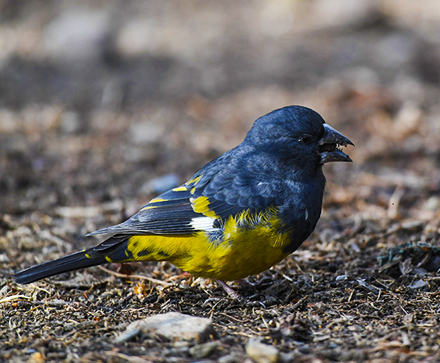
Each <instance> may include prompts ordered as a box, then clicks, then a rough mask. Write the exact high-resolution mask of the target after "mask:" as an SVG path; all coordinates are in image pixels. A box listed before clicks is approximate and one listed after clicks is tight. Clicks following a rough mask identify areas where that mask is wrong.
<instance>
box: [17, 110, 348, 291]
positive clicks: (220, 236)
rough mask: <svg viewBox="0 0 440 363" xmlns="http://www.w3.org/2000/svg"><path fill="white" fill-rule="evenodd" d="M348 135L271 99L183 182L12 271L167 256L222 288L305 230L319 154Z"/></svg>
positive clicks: (265, 265)
mask: <svg viewBox="0 0 440 363" xmlns="http://www.w3.org/2000/svg"><path fill="white" fill-rule="evenodd" d="M348 145H353V146H354V144H353V143H352V142H351V141H350V140H349V139H348V138H347V137H345V136H344V135H342V134H341V133H339V132H338V131H336V130H335V129H334V128H332V127H330V126H329V125H328V124H326V123H325V121H324V120H323V118H322V117H321V116H320V115H319V114H318V113H317V112H315V111H313V110H311V109H310V108H307V107H302V106H288V107H284V108H281V109H277V110H275V111H272V112H270V113H268V114H267V115H265V116H262V117H260V118H259V119H257V120H256V121H255V123H254V125H253V127H252V128H251V130H250V131H249V132H248V134H247V136H246V137H245V139H244V141H243V142H242V143H241V144H240V145H238V146H237V147H235V148H233V149H231V150H229V151H227V152H226V153H225V154H223V155H221V156H220V157H218V158H216V159H214V160H212V161H211V162H209V163H208V164H206V165H205V166H204V167H202V168H201V169H199V170H198V171H197V172H196V173H195V174H194V176H193V177H192V178H191V179H190V180H188V181H187V182H186V183H185V184H183V185H181V186H179V187H177V188H174V189H172V190H169V191H167V192H165V193H163V194H161V195H159V196H158V197H156V198H154V199H152V200H151V201H150V202H149V203H148V204H146V205H145V206H143V207H142V208H141V209H140V210H139V212H138V213H136V214H135V215H133V216H132V217H131V218H129V219H128V220H126V221H125V222H123V223H121V224H118V225H115V226H112V227H108V228H104V229H100V230H98V231H96V232H93V233H90V234H88V236H93V235H99V234H104V235H107V236H108V238H107V239H106V240H105V241H103V242H102V243H101V244H99V245H97V246H95V247H91V248H88V249H85V250H83V251H81V252H76V253H73V254H71V255H68V256H65V257H61V258H59V259H56V260H53V261H49V262H45V263H42V264H40V265H37V266H34V267H30V268H28V269H26V270H23V271H21V272H18V273H17V274H15V275H14V278H15V280H16V282H18V283H22V284H26V283H30V282H33V281H36V280H40V279H42V278H45V277H49V276H53V275H57V274H60V273H63V272H67V271H73V270H78V269H82V268H86V267H91V266H96V265H101V264H106V263H110V262H133V261H169V262H171V263H172V264H174V265H175V266H177V267H179V268H181V269H182V270H184V271H187V272H189V273H191V274H192V275H194V276H199V277H205V278H213V279H216V280H218V281H219V282H220V283H221V285H222V286H223V287H224V288H225V289H226V290H227V291H228V286H227V285H226V284H225V281H231V280H238V279H242V278H244V277H246V276H249V275H255V274H258V273H260V272H262V271H264V270H267V269H269V268H270V267H271V266H273V265H275V264H276V263H278V262H279V261H281V260H282V259H284V258H285V257H286V256H288V255H289V254H290V253H292V252H294V251H295V250H296V249H297V248H298V247H299V246H300V245H301V244H302V243H303V242H304V241H305V240H306V239H307V238H308V237H309V235H310V234H311V233H312V231H313V230H314V228H315V226H316V223H317V222H318V219H319V217H320V215H321V208H322V199H323V193H324V187H325V177H324V174H323V171H322V167H323V164H325V163H328V162H332V161H351V159H350V158H349V156H348V155H346V154H345V153H344V152H342V151H341V147H342V146H344V147H345V146H348ZM229 289H230V288H229Z"/></svg>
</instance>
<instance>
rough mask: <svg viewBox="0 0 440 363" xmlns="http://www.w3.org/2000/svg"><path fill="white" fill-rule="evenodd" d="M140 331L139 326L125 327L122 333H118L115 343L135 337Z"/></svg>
mask: <svg viewBox="0 0 440 363" xmlns="http://www.w3.org/2000/svg"><path fill="white" fill-rule="evenodd" d="M140 333H141V330H140V329H139V328H135V329H127V330H126V331H125V332H123V333H122V334H120V335H119V336H118V337H117V338H116V340H115V343H118V344H120V343H124V342H126V341H129V340H131V339H133V338H135V337H137V336H138V335H139V334H140Z"/></svg>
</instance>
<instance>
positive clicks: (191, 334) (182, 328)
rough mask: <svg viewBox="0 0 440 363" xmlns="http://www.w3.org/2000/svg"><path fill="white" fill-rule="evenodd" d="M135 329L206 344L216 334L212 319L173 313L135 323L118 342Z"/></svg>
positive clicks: (150, 317) (148, 333) (152, 334)
mask: <svg viewBox="0 0 440 363" xmlns="http://www.w3.org/2000/svg"><path fill="white" fill-rule="evenodd" d="M135 329H139V330H140V331H141V332H142V333H144V334H146V335H150V336H160V337H163V338H166V339H168V340H195V341H197V342H204V341H206V340H207V339H208V338H209V335H211V334H214V328H213V325H212V321H211V320H210V319H207V318H199V317H195V316H190V315H185V314H181V313H175V312H173V313H167V314H158V315H153V316H149V317H148V318H145V319H142V320H137V321H134V322H133V323H131V324H130V325H129V326H128V327H127V329H126V331H125V332H124V333H122V334H121V335H120V336H119V337H118V338H117V341H119V340H120V339H122V338H121V337H123V336H124V335H125V334H128V332H129V331H135Z"/></svg>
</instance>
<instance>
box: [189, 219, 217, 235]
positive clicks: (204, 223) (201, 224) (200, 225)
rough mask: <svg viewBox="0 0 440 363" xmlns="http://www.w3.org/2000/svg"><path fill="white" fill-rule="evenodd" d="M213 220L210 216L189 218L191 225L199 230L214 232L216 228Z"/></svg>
mask: <svg viewBox="0 0 440 363" xmlns="http://www.w3.org/2000/svg"><path fill="white" fill-rule="evenodd" d="M214 221H215V219H214V218H211V217H196V218H193V219H191V226H192V227H193V228H194V229H196V230H199V231H205V232H214V231H216V230H217V229H218V228H215V227H214Z"/></svg>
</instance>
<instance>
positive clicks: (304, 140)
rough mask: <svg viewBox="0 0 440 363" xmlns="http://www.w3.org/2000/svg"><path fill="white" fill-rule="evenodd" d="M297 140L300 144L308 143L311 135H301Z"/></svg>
mask: <svg viewBox="0 0 440 363" xmlns="http://www.w3.org/2000/svg"><path fill="white" fill-rule="evenodd" d="M298 141H299V142H300V143H302V144H308V143H309V142H310V141H312V135H310V134H304V135H301V136H300V137H299V139H298Z"/></svg>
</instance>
